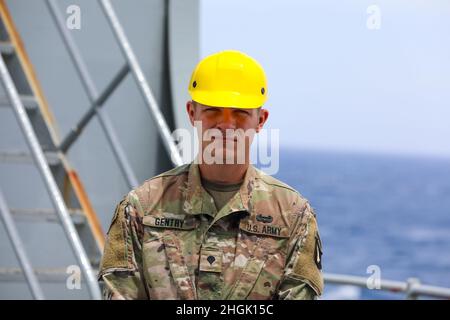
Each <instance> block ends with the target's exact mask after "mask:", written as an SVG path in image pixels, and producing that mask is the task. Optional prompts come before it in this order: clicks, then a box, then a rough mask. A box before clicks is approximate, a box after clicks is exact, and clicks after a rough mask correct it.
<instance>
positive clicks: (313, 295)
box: [278, 203, 324, 300]
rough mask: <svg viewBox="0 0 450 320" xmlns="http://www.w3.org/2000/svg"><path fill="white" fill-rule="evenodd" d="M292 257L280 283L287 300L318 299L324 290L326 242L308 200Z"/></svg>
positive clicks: (297, 231)
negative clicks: (323, 263) (323, 256)
mask: <svg viewBox="0 0 450 320" xmlns="http://www.w3.org/2000/svg"><path fill="white" fill-rule="evenodd" d="M290 243H292V245H290V249H289V251H288V252H289V254H288V259H287V263H286V267H285V271H284V275H283V278H282V280H281V283H280V285H279V287H278V298H279V299H284V300H306V299H309V300H312V299H317V298H318V297H319V296H320V295H322V292H323V286H324V284H323V276H322V271H321V270H322V242H321V240H320V235H319V230H318V227H317V221H316V216H315V213H314V211H313V209H312V208H311V207H310V205H309V204H308V203H306V205H305V208H304V210H303V211H302V212H301V214H300V218H299V222H298V223H297V226H296V228H295V230H294V232H293V236H292V239H291V241H290Z"/></svg>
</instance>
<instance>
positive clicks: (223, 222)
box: [99, 164, 323, 299]
mask: <svg viewBox="0 0 450 320" xmlns="http://www.w3.org/2000/svg"><path fill="white" fill-rule="evenodd" d="M321 254H322V245H321V241H320V237H319V233H318V229H317V224H316V219H315V214H314V212H313V210H312V208H311V207H310V205H309V203H308V201H307V200H306V199H304V198H303V197H301V196H300V195H299V193H298V192H296V191H295V190H294V189H292V188H290V187H289V186H287V185H286V184H283V183H281V182H280V181H278V180H276V179H275V178H273V177H271V176H269V175H266V174H264V173H263V172H261V171H259V170H258V169H256V168H255V167H253V166H251V165H250V166H249V168H248V170H247V173H246V175H245V179H244V182H243V184H242V186H241V188H240V190H238V191H237V192H236V194H235V195H234V196H233V198H231V200H230V201H229V202H228V203H227V204H226V205H225V206H224V207H223V208H222V209H220V211H218V212H217V209H216V207H215V205H214V201H213V199H212V198H211V196H210V195H209V194H208V193H207V192H206V191H205V190H204V189H203V187H202V185H201V180H200V174H199V168H198V165H196V164H187V165H183V166H180V167H177V168H175V169H172V170H170V171H168V172H165V173H163V174H160V175H158V176H156V177H154V178H152V179H149V180H147V181H146V182H145V183H144V184H143V185H141V186H140V187H138V188H136V189H135V190H133V191H131V192H130V193H129V194H128V195H127V196H126V197H125V198H124V199H123V200H122V201H121V202H120V203H119V204H118V206H117V208H116V211H115V214H114V217H113V219H112V223H111V226H110V228H109V230H108V233H107V241H106V246H105V250H104V254H103V258H102V262H101V266H100V270H99V280H101V281H103V282H104V283H103V284H104V298H106V299H314V298H316V297H317V296H319V295H321V293H322V289H323V279H322V274H321Z"/></svg>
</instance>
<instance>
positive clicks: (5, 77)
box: [0, 55, 101, 299]
mask: <svg viewBox="0 0 450 320" xmlns="http://www.w3.org/2000/svg"><path fill="white" fill-rule="evenodd" d="M0 77H1V79H2V82H3V85H4V88H5V90H6V93H7V96H8V98H9V100H10V102H11V105H12V106H13V110H14V113H15V115H16V117H17V121H18V122H19V125H20V128H21V129H22V132H23V133H24V136H25V138H26V139H25V140H26V142H27V144H28V147H29V148H30V151H31V154H32V155H33V158H34V161H35V163H36V166H37V168H38V169H39V172H40V174H41V175H42V178H43V179H44V182H45V186H46V188H47V191H48V193H49V195H50V200H51V201H52V204H53V206H54V208H55V210H56V212H57V213H58V217H59V219H60V221H61V225H62V226H63V229H64V231H65V234H66V236H67V239H68V240H69V243H70V245H71V247H72V249H73V252H74V254H75V256H76V258H77V261H78V263H79V264H80V267H81V270H82V271H83V273H84V276H85V277H86V281H87V284H88V288H89V291H90V293H91V296H92V298H93V299H100V298H101V293H100V288H99V286H98V283H97V279H96V278H95V276H94V275H93V273H92V272H91V269H92V267H91V264H90V262H89V259H88V256H87V254H86V251H85V250H84V247H83V244H82V243H81V240H80V238H79V236H78V233H77V230H76V229H75V226H74V225H73V223H72V220H71V218H70V214H69V211H68V210H67V207H66V205H65V203H64V200H63V197H62V195H61V192H60V191H59V188H58V185H57V184H56V181H55V179H54V177H53V175H52V172H51V170H50V167H49V165H48V163H47V161H46V158H45V155H44V152H43V151H42V148H41V146H40V144H39V140H38V138H37V136H36V133H35V132H34V130H33V126H32V124H31V122H30V119H29V118H28V116H27V112H26V110H25V107H24V106H23V103H22V101H21V100H20V97H19V94H18V92H17V90H16V87H15V86H14V82H13V80H12V78H11V75H10V74H9V72H8V69H7V67H6V64H5V62H4V60H3V57H2V56H1V55H0Z"/></svg>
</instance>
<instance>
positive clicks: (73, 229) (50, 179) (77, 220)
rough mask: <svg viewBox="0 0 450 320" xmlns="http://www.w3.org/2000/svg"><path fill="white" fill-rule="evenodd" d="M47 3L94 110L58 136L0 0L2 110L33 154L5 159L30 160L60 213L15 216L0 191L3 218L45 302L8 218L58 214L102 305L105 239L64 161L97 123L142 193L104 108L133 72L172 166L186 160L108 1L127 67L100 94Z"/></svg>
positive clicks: (2, 155) (4, 155)
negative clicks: (7, 108)
mask: <svg viewBox="0 0 450 320" xmlns="http://www.w3.org/2000/svg"><path fill="white" fill-rule="evenodd" d="M46 3H47V5H48V8H49V10H50V12H51V14H52V17H53V19H54V21H55V23H56V26H57V27H58V31H59V32H60V35H61V36H62V39H63V41H64V44H65V45H66V47H67V49H68V51H69V54H70V57H71V59H72V61H73V63H74V65H75V67H76V69H77V72H78V74H79V76H80V79H81V81H82V83H83V86H84V89H85V90H86V92H87V94H88V97H89V99H90V103H91V106H90V108H89V110H88V111H87V112H86V113H85V114H84V115H83V117H82V118H81V119H80V120H79V121H78V123H77V125H76V126H75V127H74V128H73V129H72V130H71V131H70V133H69V134H68V135H67V136H66V137H64V138H63V139H60V138H59V136H58V134H57V130H56V124H55V121H54V119H53V116H52V114H51V112H50V110H49V108H48V104H47V102H46V100H45V97H44V96H43V94H42V90H41V88H40V86H39V83H38V82H37V79H36V76H35V74H34V71H33V68H32V65H31V63H30V61H29V59H28V57H27V55H26V52H25V50H24V47H23V45H22V43H21V40H20V37H19V35H18V33H17V31H16V29H15V26H14V24H13V21H12V19H11V16H10V15H9V12H8V9H7V6H6V4H5V3H4V1H3V0H0V13H1V21H0V36H1V38H0V41H1V42H0V51H1V59H0V77H1V80H2V83H3V85H4V87H5V89H6V92H7V97H6V98H7V99H5V98H3V99H1V98H0V105H11V106H12V107H13V110H14V113H15V115H16V117H17V120H18V122H19V124H20V126H21V129H22V132H23V133H24V135H25V137H26V141H27V144H28V146H29V148H30V150H31V156H30V155H29V154H28V153H26V152H23V151H21V152H0V160H3V161H12V162H20V161H22V162H23V161H28V162H29V161H30V159H32V160H34V162H35V163H36V165H37V168H38V169H39V171H40V173H41V175H42V177H43V179H44V181H45V185H46V187H47V190H48V192H49V195H50V198H51V200H52V204H53V206H54V208H55V210H49V209H47V210H36V209H28V210H26V209H11V210H10V209H8V207H7V205H6V201H5V199H4V197H3V194H2V192H1V189H0V211H2V217H4V224H5V226H6V229H7V231H8V234H9V236H10V239H11V242H12V243H13V246H14V249H15V252H16V255H17V257H18V259H19V262H20V264H21V266H22V269H23V271H24V274H25V276H26V279H27V281H28V284H29V287H30V289H31V291H32V294H33V296H34V297H35V298H38V299H41V298H43V295H42V290H41V289H40V288H39V284H38V282H37V280H36V277H35V274H34V272H33V270H32V268H31V265H30V263H29V259H28V258H27V256H26V253H25V250H24V248H23V245H22V243H21V241H20V236H19V234H18V232H17V228H16V227H15V224H14V220H13V219H12V218H11V212H13V213H15V214H22V215H27V214H28V215H35V214H46V215H48V214H52V213H53V214H54V212H55V211H56V214H57V216H58V218H59V221H60V223H61V224H62V226H63V229H64V232H65V234H66V236H67V238H68V240H69V242H70V244H71V247H72V250H73V252H74V254H75V256H76V258H77V261H78V263H79V265H80V267H81V270H82V272H83V275H84V277H85V279H86V283H87V285H88V288H89V291H90V294H91V297H92V298H94V299H99V298H100V297H101V295H100V290H99V287H98V284H97V281H96V279H95V275H94V272H92V267H96V266H98V263H99V259H100V256H101V252H102V251H103V245H104V234H103V232H102V230H101V227H100V223H99V221H98V218H97V216H96V214H95V212H94V210H93V208H92V206H91V204H90V201H89V199H88V197H87V195H86V193H85V192H84V188H83V185H82V184H81V181H80V180H79V179H78V176H77V174H76V172H75V170H74V169H73V168H71V167H70V164H69V161H68V159H67V158H66V155H65V154H66V153H67V152H68V150H69V149H70V147H71V146H72V145H73V143H74V142H75V141H76V140H77V138H78V137H79V136H80V134H81V133H82V131H83V129H84V128H85V127H86V125H87V124H88V123H89V122H90V120H91V119H92V118H93V117H94V116H97V117H98V119H99V121H100V124H101V126H102V129H103V131H104V132H105V135H106V137H107V138H108V142H109V144H110V147H111V149H112V151H113V154H114V156H115V157H116V159H117V161H118V163H119V167H120V168H121V172H122V174H123V175H124V177H125V180H126V181H127V183H128V186H129V187H130V188H134V187H136V186H137V184H138V182H137V179H136V176H135V174H134V172H133V171H132V169H131V166H130V165H129V162H128V159H127V157H126V155H125V153H124V151H123V149H122V147H121V145H120V143H119V141H118V139H117V136H116V134H115V131H114V128H113V127H112V125H111V122H110V120H109V118H108V117H107V115H106V114H105V113H104V112H103V110H102V109H101V107H102V106H103V105H104V103H105V102H106V100H107V99H108V97H109V96H110V95H111V94H112V93H113V92H114V90H115V89H116V88H117V87H118V86H119V84H120V83H121V81H122V80H123V79H124V78H125V77H126V75H127V74H128V73H130V72H131V73H132V74H133V76H134V78H135V80H136V84H137V86H138V88H139V90H140V92H141V94H142V96H143V98H144V101H145V103H146V105H147V106H148V109H149V111H150V114H151V116H152V117H153V120H154V121H155V124H156V126H157V128H158V131H159V133H160V135H161V138H162V141H163V144H164V147H165V148H166V151H167V152H168V154H169V156H170V158H171V160H172V162H173V164H174V165H181V164H182V160H181V156H180V154H179V152H178V149H177V147H176V145H175V142H174V141H173V139H172V136H171V133H170V130H169V127H168V125H167V124H166V121H165V119H164V117H163V115H162V113H161V111H160V109H159V107H158V105H157V102H156V100H155V98H154V96H153V93H152V91H151V89H150V87H149V85H148V83H147V81H146V79H145V77H144V74H143V72H142V69H141V67H140V65H139V63H138V61H137V59H136V56H135V54H134V52H133V50H132V48H131V46H130V44H129V42H128V39H127V37H126V35H125V32H124V30H123V28H122V26H121V25H120V23H119V20H118V19H117V16H116V14H115V12H114V9H113V7H112V5H111V3H110V1H108V0H100V1H99V4H100V6H101V8H102V10H103V12H104V14H105V16H106V18H107V21H108V22H109V24H110V26H111V28H112V30H113V32H114V35H115V37H116V40H117V41H118V43H119V45H120V48H121V50H122V53H123V55H124V58H125V60H126V62H125V64H124V66H123V67H122V68H121V69H120V70H119V71H118V72H117V74H116V76H115V77H114V78H113V79H112V81H111V82H110V83H109V85H108V86H107V87H106V89H105V90H103V91H102V92H101V93H100V94H99V93H98V91H97V88H96V87H95V85H94V83H93V81H92V78H91V76H90V74H89V72H88V70H87V68H86V64H85V63H84V61H83V58H82V56H81V55H80V52H79V50H78V48H77V46H76V44H75V42H74V41H73V39H72V38H71V35H70V33H69V32H67V29H66V26H65V23H64V19H63V16H62V15H61V13H60V12H59V9H58V6H57V4H56V1H53V0H47V1H46Z"/></svg>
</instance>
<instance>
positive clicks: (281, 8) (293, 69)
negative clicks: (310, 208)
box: [200, 0, 450, 157]
mask: <svg viewBox="0 0 450 320" xmlns="http://www.w3.org/2000/svg"><path fill="white" fill-rule="evenodd" d="M370 5H377V6H378V8H379V9H380V12H381V16H380V17H381V20H380V23H381V24H380V26H381V28H380V29H378V30H370V29H369V28H368V27H367V19H368V18H369V16H370V14H368V13H367V11H366V10H367V8H368V7H369V6H370ZM200 28H201V31H200V36H201V38H200V39H201V55H202V56H205V55H207V54H210V53H213V52H216V51H220V50H223V49H237V50H241V51H244V52H246V53H248V54H250V55H251V56H253V57H255V58H256V59H257V60H259V61H260V62H261V64H262V65H263V66H264V68H265V69H266V72H267V76H268V82H269V85H268V87H269V100H268V103H267V104H266V107H267V108H268V109H269V110H270V112H271V114H270V118H269V122H268V127H270V128H279V129H280V130H281V131H280V140H281V144H282V145H283V146H294V147H302V148H318V149H337V150H348V151H349V150H351V151H369V152H388V153H402V154H420V155H439V156H446V157H450V1H444V0H442V1H438V0H427V1H425V0H423V1H413V0H402V1H400V0H399V1H393V0H391V1H364V0H352V1H350V0H343V1H332V0H329V1H324V0H314V1H298V0H277V1H274V0H273V1H269V0H258V1H257V0H246V1H242V0H202V1H201V21H200Z"/></svg>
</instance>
